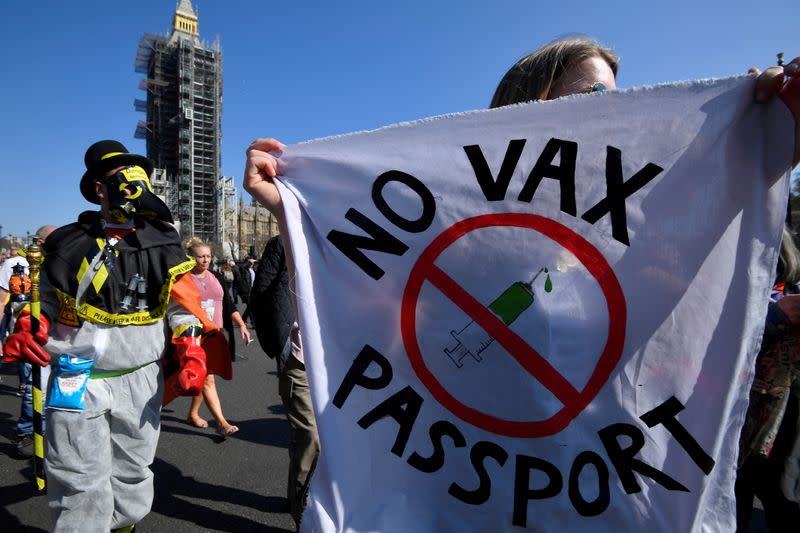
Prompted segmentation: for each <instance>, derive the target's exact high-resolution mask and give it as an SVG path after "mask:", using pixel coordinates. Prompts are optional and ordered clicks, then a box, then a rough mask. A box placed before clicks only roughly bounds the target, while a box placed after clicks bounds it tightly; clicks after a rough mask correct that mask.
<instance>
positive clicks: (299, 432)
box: [278, 356, 319, 524]
mask: <svg viewBox="0 0 800 533" xmlns="http://www.w3.org/2000/svg"><path fill="white" fill-rule="evenodd" d="M281 370H282V371H281V372H280V376H279V378H278V392H279V394H280V396H281V400H282V402H283V406H284V408H285V409H286V418H287V419H288V420H289V477H288V482H287V488H286V497H287V499H288V500H289V512H290V513H291V515H292V518H294V521H295V523H297V524H299V523H300V517H301V516H302V514H303V507H304V506H305V498H306V493H307V492H308V482H309V480H310V478H311V474H312V472H313V471H314V467H315V466H316V464H317V456H319V435H318V434H317V423H316V420H315V419H314V410H313V408H312V407H311V392H310V390H309V388H308V376H307V375H306V370H305V367H304V366H303V363H301V362H300V361H298V360H297V359H296V358H294V357H292V356H289V357H288V359H287V361H286V366H285V368H282V369H281Z"/></svg>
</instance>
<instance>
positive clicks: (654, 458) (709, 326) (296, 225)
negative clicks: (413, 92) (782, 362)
mask: <svg viewBox="0 0 800 533" xmlns="http://www.w3.org/2000/svg"><path fill="white" fill-rule="evenodd" d="M753 84H754V80H753V79H752V78H737V79H726V80H714V81H705V82H696V83H685V84H676V85H665V86H659V87H655V88H647V89H639V90H629V91H619V92H608V93H604V94H590V95H577V96H574V97H569V98H564V99H560V100H556V101H549V102H539V103H533V104H527V105H520V106H512V107H507V108H501V109H497V110H492V111H477V112H470V113H464V114H459V115H453V116H446V117H439V118H434V119H429V120H423V121H419V122H414V123H410V124H401V125H397V126H391V127H388V128H384V129H381V130H378V131H374V132H368V133H358V134H353V135H347V136H343V137H336V138H330V139H323V140H319V141H314V142H310V143H307V144H301V145H296V146H291V147H289V148H287V149H286V150H285V152H284V154H283V156H282V157H281V162H282V165H283V173H284V178H282V184H281V185H280V189H281V194H282V196H283V198H284V202H285V206H286V212H287V219H288V223H289V228H290V230H289V237H290V240H291V246H292V249H293V251H294V257H295V261H296V276H297V279H296V284H297V299H298V304H299V314H300V326H301V331H302V334H303V340H304V345H305V358H306V365H307V368H308V372H309V378H310V382H311V388H312V392H313V400H314V407H315V411H316V413H317V421H318V426H319V432H320V439H321V442H322V453H321V457H320V459H319V463H318V465H317V468H316V472H315V474H314V478H313V480H312V483H311V494H310V498H309V503H308V508H307V510H306V513H305V515H304V519H303V527H304V530H307V531H381V532H403V533H406V532H410V531H413V532H426V531H430V532H444V531H487V532H496V531H517V530H521V529H522V528H528V529H530V530H535V531H592V532H597V531H609V532H611V531H613V532H619V531H648V532H651V533H652V532H657V531H659V532H660V531H664V532H669V533H674V532H675V531H682V532H683V531H714V532H717V531H732V530H733V529H734V524H735V516H734V515H735V510H734V501H733V482H734V479H735V463H736V454H737V442H738V435H739V430H740V427H741V424H742V422H743V417H744V413H745V410H746V408H747V393H748V389H749V385H750V381H751V378H752V367H753V363H754V358H755V355H756V352H757V349H758V344H759V342H760V335H761V331H762V327H763V323H764V317H765V313H766V304H767V299H768V295H769V290H770V286H771V284H772V281H773V276H774V272H775V264H776V258H777V245H778V242H779V236H780V232H781V226H782V223H783V218H784V215H785V212H786V202H787V191H788V185H787V179H788V171H789V161H790V160H791V154H792V141H793V133H792V131H793V130H792V127H793V126H792V119H791V116H790V114H789V112H788V111H787V110H786V108H785V107H784V106H783V104H782V103H780V102H779V101H777V99H776V101H775V102H773V103H772V104H769V105H760V104H755V103H753V97H752V95H753V90H754V86H753Z"/></svg>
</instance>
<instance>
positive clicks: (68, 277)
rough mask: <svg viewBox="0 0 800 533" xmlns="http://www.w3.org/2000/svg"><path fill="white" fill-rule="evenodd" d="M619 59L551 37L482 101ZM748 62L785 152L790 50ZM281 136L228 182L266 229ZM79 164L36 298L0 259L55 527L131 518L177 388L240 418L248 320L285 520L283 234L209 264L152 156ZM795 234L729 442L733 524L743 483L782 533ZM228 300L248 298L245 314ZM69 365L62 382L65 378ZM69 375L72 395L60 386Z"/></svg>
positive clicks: (799, 262) (194, 414) (305, 419)
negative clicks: (276, 443) (239, 382)
mask: <svg viewBox="0 0 800 533" xmlns="http://www.w3.org/2000/svg"><path fill="white" fill-rule="evenodd" d="M618 68H619V60H618V58H617V56H616V54H615V53H614V52H613V51H612V50H610V49H608V48H606V47H603V46H601V45H599V44H598V43H596V42H593V41H590V40H588V39H583V38H577V39H565V40H559V41H556V42H554V43H551V44H549V45H547V46H545V47H543V48H541V49H539V50H537V51H535V52H533V53H532V54H529V55H528V56H526V57H524V58H523V59H521V60H519V61H518V62H517V63H516V64H514V65H513V66H512V67H511V68H510V69H509V71H508V72H507V73H506V75H505V76H504V77H503V78H502V80H501V81H500V83H499V85H498V87H497V89H496V91H495V93H494V96H493V98H492V100H491V107H500V106H505V105H510V104H514V103H519V102H527V101H531V100H547V99H555V98H559V97H562V96H566V95H570V94H575V93H581V92H595V91H610V90H614V89H615V88H616V74H617V71H618ZM751 72H752V73H753V74H754V75H758V81H757V85H756V87H757V89H756V94H755V95H754V98H755V99H756V100H757V101H767V100H769V99H771V98H775V97H779V98H781V99H782V100H783V101H784V102H785V103H786V105H787V106H788V107H789V109H790V110H791V111H792V113H793V115H794V119H795V124H796V128H797V130H796V132H795V135H796V144H795V151H794V157H793V165H797V164H798V162H800V134H798V133H799V132H800V81H798V77H799V76H798V74H800V58H796V59H794V60H792V61H791V62H789V63H788V64H787V65H785V66H779V67H771V68H768V69H766V70H765V71H764V72H763V73H759V72H757V71H755V70H753V71H751ZM282 147H283V145H282V144H281V143H280V142H279V141H277V140H275V139H269V138H262V139H257V140H256V141H254V142H253V143H252V144H251V145H250V146H249V147H248V149H247V161H246V168H245V173H244V183H243V184H244V188H245V190H247V191H248V192H249V193H250V194H251V195H252V196H253V197H254V198H255V199H256V200H257V201H259V202H260V203H262V204H263V205H264V206H266V207H267V209H269V210H270V211H271V212H272V213H273V214H274V215H275V216H276V217H277V219H278V224H279V229H280V233H281V235H286V234H287V233H286V229H287V221H286V218H285V217H284V213H283V208H282V202H281V197H280V194H279V192H278V189H277V187H276V186H275V183H274V180H273V178H275V177H276V176H278V175H279V174H280V166H279V162H278V158H277V155H278V154H279V152H280V150H281V149H282ZM84 162H85V166H86V172H85V173H84V174H83V176H82V177H81V179H80V183H79V187H80V191H81V193H82V194H83V196H84V198H85V199H86V200H87V201H89V202H90V203H93V204H96V205H97V206H98V210H95V211H86V212H84V213H81V214H80V215H79V216H78V218H77V221H76V222H74V223H72V224H68V225H66V226H63V227H61V228H58V229H56V228H53V227H49V226H48V227H43V228H42V229H41V230H40V232H37V237H38V238H39V239H38V240H39V243H40V244H41V247H42V250H43V254H44V258H45V260H44V263H43V268H42V285H41V301H40V306H41V313H38V312H36V310H35V308H34V306H31V305H25V304H26V303H28V301H26V300H19V301H15V299H14V298H13V296H14V294H13V291H12V290H11V287H10V285H11V283H10V279H11V277H12V275H13V267H14V266H17V265H22V267H21V269H20V268H18V269H17V271H18V274H19V275H20V276H24V275H26V274H28V272H27V271H26V270H25V269H26V267H27V264H25V263H26V262H25V260H24V258H21V257H19V256H18V255H14V251H13V250H12V256H11V257H9V258H8V259H6V260H5V262H4V263H3V265H2V267H0V296H2V299H3V301H4V302H8V303H7V304H6V305H5V308H6V310H7V314H6V316H4V322H3V329H2V332H3V334H4V337H7V338H5V343H4V352H3V353H4V359H3V360H4V361H5V362H7V363H17V364H18V366H19V368H20V369H21V373H20V385H21V388H20V391H21V393H22V400H21V414H20V417H19V424H18V425H17V431H18V443H17V444H18V450H19V451H20V453H23V452H24V450H25V449H26V448H28V446H29V435H30V433H31V422H30V420H31V417H30V407H29V405H30V394H29V378H28V375H29V374H30V372H29V370H25V369H30V365H39V366H41V367H42V368H50V369H51V370H52V375H51V376H50V377H49V383H50V385H49V387H48V391H49V392H48V394H49V396H50V399H49V400H50V401H49V403H48V405H49V408H48V409H47V411H46V425H45V426H44V427H43V428H42V429H43V432H44V433H45V436H46V443H47V446H46V449H47V451H46V463H45V464H46V474H47V482H48V492H47V499H48V502H49V507H50V510H51V512H52V516H53V519H54V523H55V531H81V530H92V531H104V530H109V529H110V530H112V531H133V530H134V528H135V526H136V524H137V523H138V522H139V521H140V520H141V519H142V518H143V517H144V516H145V515H146V514H147V513H148V512H149V510H150V507H151V503H152V499H153V473H152V472H151V470H150V465H151V464H152V462H153V459H154V456H155V452H156V444H157V441H158V437H159V428H160V412H161V407H162V405H165V404H166V403H167V402H168V401H170V400H171V399H173V398H174V397H176V396H179V395H183V396H190V397H191V398H192V400H191V407H190V409H189V412H188V413H187V416H186V420H187V422H188V423H189V424H192V425H193V426H196V427H199V428H205V427H208V421H206V420H204V419H203V418H202V417H201V416H200V414H199V409H200V406H201V404H202V402H203V401H205V403H206V405H207V407H208V410H209V412H210V413H211V415H212V416H213V418H214V420H215V422H216V431H217V432H218V433H219V434H220V435H221V436H223V437H227V436H232V435H234V434H235V433H236V432H237V431H238V428H237V426H236V425H234V424H231V423H230V422H229V421H228V420H227V419H226V418H225V416H224V415H223V412H222V405H221V401H220V398H219V394H218V392H217V389H216V385H215V375H218V376H221V377H223V378H226V379H230V378H231V361H232V359H234V358H235V357H236V356H235V355H234V354H235V349H234V348H235V342H234V341H235V336H236V335H238V336H239V337H240V338H241V339H242V341H243V342H245V343H249V342H250V341H251V334H250V331H249V328H248V321H252V323H253V325H254V329H255V332H256V335H257V337H258V340H259V342H260V344H261V346H262V348H263V350H264V352H265V353H266V354H267V355H268V356H270V357H271V358H274V359H275V360H276V363H277V367H278V375H279V379H278V391H279V394H280V397H281V400H282V402H283V404H284V406H285V410H286V417H287V421H288V426H289V432H290V439H289V471H288V482H287V501H288V509H289V511H290V513H291V516H292V517H293V519H294V520H295V522H296V523H297V524H298V526H299V524H300V520H301V516H302V512H303V507H304V503H305V498H306V494H307V491H308V483H309V479H310V478H311V476H312V475H313V471H314V466H315V464H316V460H317V457H318V455H319V453H320V443H319V437H318V435H317V431H316V425H315V422H314V413H313V409H312V404H311V391H310V389H309V383H308V379H307V377H306V373H305V365H304V357H303V347H302V344H303V343H302V334H301V328H300V325H299V324H298V321H297V317H296V313H295V306H294V303H293V302H292V290H291V289H292V283H293V280H292V276H291V273H292V272H293V271H294V267H293V261H292V256H291V248H290V247H289V246H288V245H287V243H286V242H284V241H283V240H282V237H275V238H273V239H271V240H270V241H269V242H268V243H267V244H266V247H265V249H264V251H263V254H262V255H261V257H260V261H259V260H258V258H256V257H248V258H247V261H246V263H245V264H244V265H243V268H240V267H239V266H238V265H236V263H234V262H233V261H232V260H230V259H228V258H225V259H223V260H222V261H221V262H220V263H219V264H217V265H215V264H214V262H213V261H212V253H211V246H210V245H209V244H207V243H204V242H202V241H200V240H198V239H192V240H190V241H189V242H188V243H183V242H181V239H180V237H179V235H178V233H177V231H176V230H175V228H174V226H173V219H172V216H171V213H170V212H169V209H168V208H167V206H166V205H165V204H164V203H163V201H161V200H160V199H159V198H158V197H157V196H156V195H155V194H154V193H153V191H152V187H151V185H150V182H149V177H150V175H151V173H152V171H153V162H152V161H150V160H149V159H147V158H145V157H143V156H140V155H136V154H132V153H129V152H128V150H127V149H126V148H125V146H123V145H122V144H121V143H119V142H117V141H112V140H105V141H100V142H97V143H95V144H93V145H91V146H90V147H89V148H88V150H87V151H86V154H85V157H84ZM793 240H794V236H793V235H791V234H790V233H789V232H788V231H787V233H786V236H785V238H784V246H783V248H782V250H783V252H782V255H781V263H780V269H779V272H778V273H777V275H776V287H775V297H774V299H773V302H772V303H770V305H769V311H768V313H767V332H766V334H765V341H764V344H763V347H762V350H761V353H760V355H759V359H758V363H757V365H758V367H757V376H756V381H755V383H754V384H753V390H752V393H751V398H752V401H751V416H749V417H748V422H747V424H746V425H745V428H744V430H743V433H742V442H741V444H740V446H741V450H742V453H741V459H740V473H741V474H740V480H743V483H740V484H738V485H737V497H738V498H739V501H740V502H741V505H740V509H739V511H738V512H739V514H740V518H741V523H740V527H741V530H742V531H745V530H746V529H747V521H748V520H749V514H748V513H749V510H750V509H751V508H752V497H753V494H754V493H755V494H757V495H758V496H759V497H760V498H761V499H762V501H763V502H764V506H765V510H766V511H767V513H768V516H770V526H771V527H772V528H773V530H774V531H781V530H785V527H786V524H796V523H797V520H796V519H797V518H798V517H800V510H799V509H800V508H799V507H798V501H800V439H799V438H798V435H799V432H798V426H799V425H800V423H799V420H800V417H799V415H798V400H797V399H798V397H800V396H798V395H800V381H798V380H797V376H798V375H800V374H799V373H798V372H800V357H798V355H797V354H798V348H797V347H798V342H797V340H798V339H797V332H798V331H800V303H797V300H800V296H796V292H797V291H796V286H797V285H796V284H797V282H798V281H800V254H799V253H798V251H797V248H796V247H795V246H794V245H793ZM214 267H216V268H214ZM22 292H24V284H23V291H22ZM237 300H241V301H242V302H243V303H244V304H246V311H245V312H244V313H243V314H240V313H239V312H238V310H237V308H236V302H237ZM222 331H226V332H227V338H225V336H224V335H223V334H222V333H221V332H222ZM239 357H242V355H239ZM76 377H77V378H78V379H77V380H76V379H72V381H69V385H68V381H67V378H76ZM75 383H77V384H78V385H77V387H78V391H79V394H77V395H76V394H73V393H72V392H73V391H72V390H71V389H69V387H73V388H74V387H75ZM119 398H125V401H118V400H119ZM101 415H102V416H101ZM745 481H746V483H745ZM791 527H794V526H791ZM782 528H783V529H782Z"/></svg>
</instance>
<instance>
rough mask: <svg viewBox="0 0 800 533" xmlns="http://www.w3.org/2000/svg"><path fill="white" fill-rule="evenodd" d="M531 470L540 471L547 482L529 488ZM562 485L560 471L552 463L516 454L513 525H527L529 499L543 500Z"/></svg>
mask: <svg viewBox="0 0 800 533" xmlns="http://www.w3.org/2000/svg"><path fill="white" fill-rule="evenodd" d="M531 470H538V471H539V472H542V473H543V474H544V475H545V476H546V478H547V483H546V484H545V485H544V486H543V487H541V488H538V489H535V488H531ZM563 487H564V480H563V478H562V477H561V472H559V471H558V468H556V467H555V465H554V464H553V463H550V462H548V461H545V460H544V459H540V458H539V457H530V456H528V455H517V464H516V467H515V468H514V515H513V519H512V523H513V524H514V525H515V526H520V527H527V526H528V502H529V501H530V500H543V499H545V498H552V497H553V496H555V495H556V494H558V493H559V492H561V489H562V488H563Z"/></svg>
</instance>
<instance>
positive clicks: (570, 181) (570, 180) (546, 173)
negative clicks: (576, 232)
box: [517, 139, 578, 216]
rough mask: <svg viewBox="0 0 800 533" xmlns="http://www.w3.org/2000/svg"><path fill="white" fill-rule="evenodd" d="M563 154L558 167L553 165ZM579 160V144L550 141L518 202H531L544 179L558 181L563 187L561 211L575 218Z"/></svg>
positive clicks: (557, 140) (529, 176)
mask: <svg viewBox="0 0 800 533" xmlns="http://www.w3.org/2000/svg"><path fill="white" fill-rule="evenodd" d="M559 153H560V154H561V156H560V159H559V163H558V166H556V165H554V164H553V159H555V157H556V155H558V154H559ZM577 159H578V143H576V142H573V141H564V140H561V139H550V140H549V141H547V146H545V147H544V150H542V154H541V155H540V156H539V159H538V160H537V161H536V164H535V165H534V166H533V170H531V173H530V174H529V175H528V180H527V181H526V182H525V185H524V186H523V187H522V190H521V191H520V193H519V197H518V198H517V199H518V200H521V201H523V202H530V201H531V200H532V199H533V195H534V194H535V193H536V189H537V188H538V187H539V184H540V183H541V182H542V178H550V179H554V180H558V182H559V183H560V185H561V211H563V212H564V213H566V214H568V215H572V216H575V215H576V214H577V212H578V211H577V209H576V207H575V162H576V161H577Z"/></svg>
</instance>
